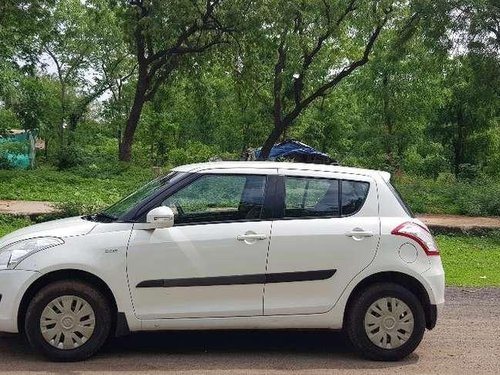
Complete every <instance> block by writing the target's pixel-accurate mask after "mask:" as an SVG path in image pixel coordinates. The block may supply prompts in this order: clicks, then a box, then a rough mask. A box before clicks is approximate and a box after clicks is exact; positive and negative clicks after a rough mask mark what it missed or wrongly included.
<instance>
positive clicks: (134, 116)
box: [119, 79, 147, 162]
mask: <svg viewBox="0 0 500 375" xmlns="http://www.w3.org/2000/svg"><path fill="white" fill-rule="evenodd" d="M146 87H147V85H146V82H145V79H142V80H141V79H139V81H138V83H137V88H136V90H135V97H134V103H133V104H132V108H131V109H130V113H129V115H128V119H127V124H126V126H125V130H124V131H123V137H122V141H121V143H120V152H119V159H120V161H126V162H129V161H131V160H132V144H133V143H134V135H135V131H136V129H137V125H138V124H139V119H140V118H141V113H142V109H143V108H144V104H145V103H146V98H145V94H146Z"/></svg>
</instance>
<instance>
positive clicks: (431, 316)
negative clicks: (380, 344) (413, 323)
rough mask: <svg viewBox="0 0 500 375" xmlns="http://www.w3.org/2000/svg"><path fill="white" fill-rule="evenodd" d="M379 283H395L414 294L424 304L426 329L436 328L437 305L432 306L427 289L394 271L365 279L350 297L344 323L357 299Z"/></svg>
mask: <svg viewBox="0 0 500 375" xmlns="http://www.w3.org/2000/svg"><path fill="white" fill-rule="evenodd" d="M378 282H393V283H395V284H399V285H402V286H404V287H405V288H407V289H408V290H409V291H410V292H412V293H413V294H414V295H415V296H416V297H417V298H418V300H419V301H420V303H421V304H422V307H423V309H424V313H425V323H426V327H427V328H428V329H432V328H434V326H435V324H436V307H435V305H432V304H431V301H430V299H429V294H428V293H427V290H426V289H425V287H424V286H423V285H422V283H421V282H420V281H419V280H417V279H416V278H414V277H413V276H410V275H408V274H405V273H402V272H394V271H387V272H379V273H375V274H373V275H370V276H368V277H366V278H364V279H363V280H361V281H360V282H359V283H358V284H357V285H356V286H355V287H354V289H353V290H352V292H351V294H350V295H349V298H348V300H347V304H346V308H345V310H344V319H343V321H344V322H346V321H347V316H348V314H349V310H350V308H351V305H352V303H353V301H354V300H355V299H356V297H357V296H358V295H359V294H360V293H361V292H362V291H363V290H364V289H366V288H367V287H369V286H370V285H373V284H375V283H378Z"/></svg>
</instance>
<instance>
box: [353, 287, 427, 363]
mask: <svg viewBox="0 0 500 375" xmlns="http://www.w3.org/2000/svg"><path fill="white" fill-rule="evenodd" d="M346 329H347V334H348V336H349V338H350V340H351V342H352V344H353V345H354V347H355V348H356V349H357V350H358V351H359V352H360V354H361V355H363V356H365V357H367V358H369V359H373V360H380V361H396V360H400V359H402V358H404V357H406V356H407V355H409V354H410V353H412V352H413V351H414V350H415V349H416V348H417V346H418V345H419V344H420V341H422V337H423V335H424V331H425V314H424V310H423V308H422V305H421V303H420V301H419V300H418V298H417V297H416V296H415V295H414V294H413V293H412V292H410V291H409V290H408V289H406V288H404V287H402V286H400V285H398V284H394V283H377V284H374V285H371V286H370V287H368V288H367V289H365V290H364V291H362V292H361V294H360V295H359V296H357V298H356V299H355V300H354V301H353V303H352V305H351V306H350V309H349V311H348V315H347V321H346Z"/></svg>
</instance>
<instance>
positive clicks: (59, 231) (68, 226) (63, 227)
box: [0, 216, 98, 248]
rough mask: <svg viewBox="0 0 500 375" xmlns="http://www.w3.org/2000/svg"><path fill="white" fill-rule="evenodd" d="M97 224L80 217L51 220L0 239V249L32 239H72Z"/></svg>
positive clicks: (86, 232) (90, 229)
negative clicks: (46, 237)
mask: <svg viewBox="0 0 500 375" xmlns="http://www.w3.org/2000/svg"><path fill="white" fill-rule="evenodd" d="M97 224H98V223H95V222H92V221H88V220H84V219H82V217H81V216H77V217H70V218H67V219H60V220H53V221H48V222H46V223H41V224H35V225H31V226H29V227H26V228H22V229H19V230H16V231H14V232H12V233H10V234H8V235H6V236H4V237H2V238H0V248H1V247H3V246H5V245H8V244H10V243H13V242H17V241H21V240H25V239H28V238H33V237H45V236H50V237H72V236H82V235H85V234H88V233H90V231H92V229H94V228H95V226H96V225H97Z"/></svg>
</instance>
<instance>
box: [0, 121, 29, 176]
mask: <svg viewBox="0 0 500 375" xmlns="http://www.w3.org/2000/svg"><path fill="white" fill-rule="evenodd" d="M35 140H36V132H34V131H32V130H17V129H14V130H7V132H6V133H4V134H2V135H0V168H2V167H3V168H15V169H30V168H33V166H34V165H35V154H36V151H35Z"/></svg>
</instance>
